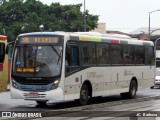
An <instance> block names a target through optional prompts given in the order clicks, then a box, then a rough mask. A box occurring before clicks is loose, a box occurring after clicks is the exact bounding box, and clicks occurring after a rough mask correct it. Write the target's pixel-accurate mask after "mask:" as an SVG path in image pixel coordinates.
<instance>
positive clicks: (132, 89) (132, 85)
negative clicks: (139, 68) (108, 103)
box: [127, 80, 137, 98]
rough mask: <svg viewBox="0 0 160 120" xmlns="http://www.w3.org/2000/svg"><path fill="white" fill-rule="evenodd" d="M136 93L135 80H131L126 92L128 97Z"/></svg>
mask: <svg viewBox="0 0 160 120" xmlns="http://www.w3.org/2000/svg"><path fill="white" fill-rule="evenodd" d="M136 93H137V83H136V81H135V80H132V81H131V83H130V87H129V92H128V93H127V95H128V98H134V97H135V96H136Z"/></svg>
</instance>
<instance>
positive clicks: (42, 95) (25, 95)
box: [23, 93, 46, 98]
mask: <svg viewBox="0 0 160 120" xmlns="http://www.w3.org/2000/svg"><path fill="white" fill-rule="evenodd" d="M23 96H24V97H25V98H45V97H46V94H38V95H37V96H29V95H28V94H27V93H24V94H23Z"/></svg>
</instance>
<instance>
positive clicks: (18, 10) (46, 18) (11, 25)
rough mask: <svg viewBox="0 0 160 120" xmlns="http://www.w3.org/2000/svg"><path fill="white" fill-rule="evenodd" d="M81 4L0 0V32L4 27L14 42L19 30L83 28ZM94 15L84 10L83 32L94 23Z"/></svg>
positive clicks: (94, 24)
mask: <svg viewBox="0 0 160 120" xmlns="http://www.w3.org/2000/svg"><path fill="white" fill-rule="evenodd" d="M81 7H82V4H76V5H64V6H63V5H60V3H52V4H51V5H50V6H48V5H46V4H43V3H42V2H40V1H37V0H2V3H0V11H1V12H0V33H1V34H3V33H4V29H5V31H6V34H7V36H8V38H9V41H14V40H15V38H16V37H17V35H19V34H20V33H22V32H34V31H35V32H36V31H39V26H40V25H43V26H44V30H45V31H73V32H74V31H83V30H84V23H83V12H81V11H80V8H81ZM97 21H98V16H97V15H91V14H89V11H86V23H87V24H86V28H87V31H89V30H91V29H94V28H95V27H96V26H97Z"/></svg>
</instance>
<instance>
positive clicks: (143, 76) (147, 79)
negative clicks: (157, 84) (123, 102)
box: [136, 66, 155, 90]
mask: <svg viewBox="0 0 160 120" xmlns="http://www.w3.org/2000/svg"><path fill="white" fill-rule="evenodd" d="M136 76H137V80H138V90H140V89H144V88H147V87H151V86H154V80H155V66H136Z"/></svg>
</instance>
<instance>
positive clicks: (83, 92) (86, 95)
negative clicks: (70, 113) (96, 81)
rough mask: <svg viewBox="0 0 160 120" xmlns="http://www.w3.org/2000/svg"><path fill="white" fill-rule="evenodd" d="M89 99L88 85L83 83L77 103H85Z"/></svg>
mask: <svg viewBox="0 0 160 120" xmlns="http://www.w3.org/2000/svg"><path fill="white" fill-rule="evenodd" d="M88 100H89V92H88V87H87V85H85V84H84V85H83V86H82V88H81V91H80V99H79V104H80V105H86V104H87V103H88Z"/></svg>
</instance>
